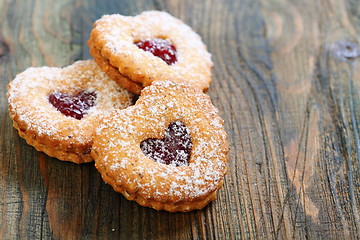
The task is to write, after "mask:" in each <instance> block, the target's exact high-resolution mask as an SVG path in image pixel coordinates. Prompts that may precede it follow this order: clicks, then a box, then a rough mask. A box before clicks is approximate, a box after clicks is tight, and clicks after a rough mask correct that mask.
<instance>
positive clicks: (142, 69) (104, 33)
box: [88, 11, 213, 94]
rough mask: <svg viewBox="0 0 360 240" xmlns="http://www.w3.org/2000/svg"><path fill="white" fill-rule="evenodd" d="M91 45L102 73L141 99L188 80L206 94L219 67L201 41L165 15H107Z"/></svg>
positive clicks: (152, 13) (158, 12) (147, 13)
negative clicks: (160, 85) (164, 84)
mask: <svg viewBox="0 0 360 240" xmlns="http://www.w3.org/2000/svg"><path fill="white" fill-rule="evenodd" d="M88 44H89V48H90V53H91V55H92V56H93V58H94V59H95V61H96V63H98V64H99V66H100V67H101V68H102V70H103V71H105V72H106V73H107V74H108V75H109V76H110V77H111V78H112V79H114V80H115V81H117V83H118V84H120V85H121V86H123V87H124V88H127V89H129V90H130V91H132V92H134V93H136V94H140V92H141V89H143V87H146V86H149V85H150V84H151V83H152V82H153V81H166V80H169V79H172V80H175V79H185V80H186V81H187V82H189V84H190V85H192V86H194V87H196V88H198V89H201V90H203V91H204V90H206V89H208V87H209V85H210V83H211V68H212V66H213V63H212V61H211V55H210V53H209V52H208V51H207V49H206V46H205V45H204V44H203V42H202V41H201V38H200V36H199V35H198V34H196V33H195V32H194V31H193V30H192V29H191V28H190V27H189V26H187V25H186V24H184V23H183V22H182V21H180V20H179V19H176V18H174V17H172V16H171V15H169V14H168V13H165V12H160V11H147V12H143V13H141V14H140V15H137V16H134V17H133V16H122V15H118V14H114V15H105V16H103V17H102V18H101V19H99V20H97V21H96V22H95V24H94V27H93V29H92V31H91V34H90V39H89V41H88Z"/></svg>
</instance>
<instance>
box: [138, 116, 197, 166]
mask: <svg viewBox="0 0 360 240" xmlns="http://www.w3.org/2000/svg"><path fill="white" fill-rule="evenodd" d="M191 147H192V143H191V137H190V132H189V130H188V128H187V127H186V125H185V124H184V123H183V122H181V121H175V122H172V123H170V125H169V126H168V127H167V128H166V130H165V134H164V138H162V139H158V138H149V139H146V140H144V141H142V142H141V143H140V148H141V150H142V151H143V153H144V154H145V155H146V156H147V157H149V158H150V159H152V160H153V161H155V162H158V163H163V164H167V165H173V166H176V167H179V166H188V165H189V160H190V153H191Z"/></svg>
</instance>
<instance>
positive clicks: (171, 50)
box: [135, 38, 177, 65]
mask: <svg viewBox="0 0 360 240" xmlns="http://www.w3.org/2000/svg"><path fill="white" fill-rule="evenodd" d="M135 45H136V46H137V47H138V48H141V49H142V50H144V51H147V52H151V53H152V54H153V55H154V56H156V57H159V58H161V59H162V60H163V61H165V62H166V63H167V64H168V65H172V64H174V63H175V62H176V61H177V57H176V48H175V46H174V45H173V44H172V43H171V42H170V40H168V39H162V38H153V39H149V40H144V41H138V42H135Z"/></svg>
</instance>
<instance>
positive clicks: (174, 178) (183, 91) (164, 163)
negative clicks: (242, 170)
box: [91, 81, 228, 212]
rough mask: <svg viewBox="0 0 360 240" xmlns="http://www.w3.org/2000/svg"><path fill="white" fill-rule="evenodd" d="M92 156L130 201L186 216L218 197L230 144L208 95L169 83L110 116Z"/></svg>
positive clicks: (154, 86)
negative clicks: (185, 213)
mask: <svg viewBox="0 0 360 240" xmlns="http://www.w3.org/2000/svg"><path fill="white" fill-rule="evenodd" d="M91 154H92V157H93V158H94V160H95V166H96V168H97V169H98V170H99V172H100V173H101V175H102V177H103V179H104V181H105V182H107V183H108V184H110V185H111V186H112V187H113V188H114V190H115V191H118V192H120V193H122V194H123V195H124V196H125V197H126V198H127V199H129V200H134V201H136V202H138V203H139V204H140V205H142V206H148V207H152V208H154V209H156V210H166V211H170V212H176V211H182V212H187V211H191V210H194V209H201V208H203V207H204V206H205V205H207V204H208V203H209V202H210V201H212V200H214V199H215V198H216V192H217V190H218V189H219V188H221V186H222V183H223V178H224V176H225V174H226V171H227V162H228V143H227V135H226V133H225V131H224V127H223V120H222V119H221V118H220V117H219V113H218V110H217V109H216V108H215V107H214V106H213V105H212V103H211V101H210V98H209V97H208V96H207V95H206V94H204V93H202V92H201V91H200V90H198V89H195V88H193V87H190V86H189V85H188V84H186V83H176V84H175V83H173V82H170V81H164V82H154V83H153V84H152V85H151V86H149V87H146V88H144V89H143V91H142V94H141V96H140V98H139V99H138V101H137V102H136V104H135V105H134V106H131V107H129V108H127V109H125V110H114V111H112V113H111V114H109V115H108V116H106V117H105V118H104V119H103V122H102V123H101V124H100V126H99V128H98V130H97V133H96V137H95V139H94V145H93V149H92V151H91Z"/></svg>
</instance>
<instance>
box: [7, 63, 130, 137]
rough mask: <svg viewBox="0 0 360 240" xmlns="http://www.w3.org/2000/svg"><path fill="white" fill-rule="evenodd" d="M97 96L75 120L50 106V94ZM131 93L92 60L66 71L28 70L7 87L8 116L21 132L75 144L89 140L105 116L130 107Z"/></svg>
mask: <svg viewBox="0 0 360 240" xmlns="http://www.w3.org/2000/svg"><path fill="white" fill-rule="evenodd" d="M84 90H87V91H89V92H94V93H96V96H97V97H96V103H95V106H93V107H91V108H90V109H89V110H88V112H87V115H86V116H85V117H84V118H83V119H81V120H77V119H74V118H72V117H66V116H65V115H63V114H61V113H60V112H59V111H57V110H56V108H55V107H54V106H52V104H50V103H49V99H48V98H49V95H50V94H51V93H53V92H56V91H58V92H64V93H69V94H76V93H78V92H81V91H84ZM132 98H133V94H131V93H130V92H128V91H127V90H125V89H122V88H120V87H118V86H117V84H116V83H115V82H113V81H112V80H111V79H110V78H109V77H107V75H106V74H104V73H103V72H102V71H101V70H100V68H99V67H98V66H97V65H96V63H95V62H94V61H92V60H88V61H78V62H76V63H74V64H73V65H70V66H68V67H65V68H55V67H39V68H28V69H27V70H25V71H24V72H23V73H20V74H18V75H17V76H16V78H15V79H14V80H13V81H12V82H11V83H10V84H9V90H8V103H9V108H10V116H11V117H12V118H13V119H14V121H16V122H17V123H18V125H19V126H20V127H21V128H25V129H22V130H23V131H31V132H34V133H36V134H38V135H46V136H53V137H54V138H57V139H59V140H60V141H61V140H62V139H64V140H65V139H66V140H68V141H69V139H71V141H74V142H88V141H91V140H92V135H93V132H95V128H96V126H97V125H98V122H99V120H100V119H101V118H102V117H103V115H104V114H106V113H107V112H109V111H111V110H113V109H122V108H126V107H128V106H130V105H132Z"/></svg>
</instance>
